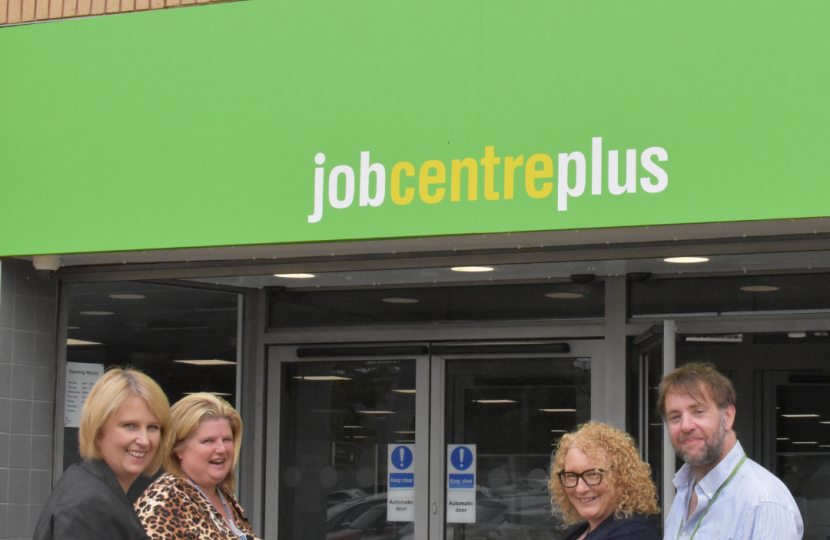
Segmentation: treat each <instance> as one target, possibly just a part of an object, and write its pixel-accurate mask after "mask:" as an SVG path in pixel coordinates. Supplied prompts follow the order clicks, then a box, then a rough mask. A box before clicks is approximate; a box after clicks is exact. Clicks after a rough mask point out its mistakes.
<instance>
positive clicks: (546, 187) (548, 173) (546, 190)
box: [525, 154, 553, 199]
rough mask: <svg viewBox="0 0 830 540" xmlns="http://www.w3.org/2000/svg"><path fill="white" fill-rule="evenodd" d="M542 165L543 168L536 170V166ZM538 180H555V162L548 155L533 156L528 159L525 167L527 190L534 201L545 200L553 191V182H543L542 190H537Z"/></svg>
mask: <svg viewBox="0 0 830 540" xmlns="http://www.w3.org/2000/svg"><path fill="white" fill-rule="evenodd" d="M537 163H541V164H542V168H541V169H540V170H537V169H536V164H537ZM537 178H553V160H551V159H550V156H549V155H547V154H533V155H532V156H530V157H529V158H528V159H527V165H526V166H525V190H527V194H528V195H530V196H531V197H533V198H534V199H544V198H545V197H547V196H548V195H550V192H551V191H553V182H543V183H542V189H536V179H537Z"/></svg>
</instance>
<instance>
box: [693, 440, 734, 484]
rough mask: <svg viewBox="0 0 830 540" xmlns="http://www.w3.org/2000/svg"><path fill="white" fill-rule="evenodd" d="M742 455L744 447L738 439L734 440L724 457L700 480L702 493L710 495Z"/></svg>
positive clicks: (727, 476)
mask: <svg viewBox="0 0 830 540" xmlns="http://www.w3.org/2000/svg"><path fill="white" fill-rule="evenodd" d="M742 457H744V449H743V447H741V443H740V442H739V441H735V446H733V447H732V450H730V451H729V453H728V454H726V457H725V458H723V459H722V460H721V462H720V463H718V464H717V465H716V466H715V468H714V469H712V470H711V471H709V474H707V475H706V476H704V477H703V478H702V479H701V480H700V482H699V483H700V487H701V488H703V491H704V493H706V494H708V495H709V496H710V497H711V496H712V494H713V493H715V491H717V490H718V488H719V487H720V486H721V484H723V483H724V482H726V479H727V478H729V475H730V474H732V471H733V470H734V469H735V467H736V466H737V465H738V462H739V461H741V458H742Z"/></svg>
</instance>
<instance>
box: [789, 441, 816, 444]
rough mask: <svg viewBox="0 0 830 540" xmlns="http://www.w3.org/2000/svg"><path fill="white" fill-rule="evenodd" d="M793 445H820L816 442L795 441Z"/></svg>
mask: <svg viewBox="0 0 830 540" xmlns="http://www.w3.org/2000/svg"><path fill="white" fill-rule="evenodd" d="M793 444H818V443H817V442H816V441H793Z"/></svg>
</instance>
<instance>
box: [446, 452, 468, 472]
mask: <svg viewBox="0 0 830 540" xmlns="http://www.w3.org/2000/svg"><path fill="white" fill-rule="evenodd" d="M450 463H451V464H452V466H453V467H455V468H456V470H459V471H466V470H467V469H469V468H470V465H472V464H473V453H472V452H471V451H470V449H469V448H467V447H466V446H459V447H457V448H456V449H455V450H453V451H452V454H450Z"/></svg>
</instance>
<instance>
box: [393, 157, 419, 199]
mask: <svg viewBox="0 0 830 540" xmlns="http://www.w3.org/2000/svg"><path fill="white" fill-rule="evenodd" d="M401 171H403V172H404V175H405V176H415V167H413V166H412V163H409V162H408V161H401V162H400V163H395V166H394V167H392V186H391V188H392V202H394V203H395V204H400V205H404V204H409V203H411V202H412V199H414V198H415V188H411V187H408V188H406V189H405V190H404V194H403V195H401Z"/></svg>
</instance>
